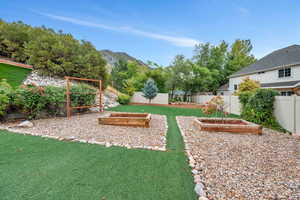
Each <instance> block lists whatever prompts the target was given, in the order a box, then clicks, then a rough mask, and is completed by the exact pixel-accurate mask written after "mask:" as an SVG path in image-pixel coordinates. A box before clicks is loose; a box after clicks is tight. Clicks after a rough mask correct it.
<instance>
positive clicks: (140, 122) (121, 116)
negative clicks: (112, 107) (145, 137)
mask: <svg viewBox="0 0 300 200" xmlns="http://www.w3.org/2000/svg"><path fill="white" fill-rule="evenodd" d="M98 120H99V124H106V125H115V126H133V127H145V128H149V127H150V120H151V114H149V113H111V114H109V116H106V117H100V118H99V119H98Z"/></svg>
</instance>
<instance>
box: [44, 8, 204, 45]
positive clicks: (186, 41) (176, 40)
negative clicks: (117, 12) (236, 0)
mask: <svg viewBox="0 0 300 200" xmlns="http://www.w3.org/2000/svg"><path fill="white" fill-rule="evenodd" d="M39 14H41V15H43V16H46V17H49V18H52V19H56V20H60V21H65V22H69V23H72V24H77V25H81V26H87V27H93V28H100V29H105V30H111V31H119V32H127V33H131V34H135V35H139V36H144V37H147V38H152V39H156V40H163V41H167V42H170V43H171V44H173V45H176V46H181V47H194V46H195V45H196V44H199V43H200V41H198V40H196V39H193V38H188V37H176V36H169V35H164V34H159V33H153V32H147V31H143V30H139V29H135V28H132V27H124V26H120V27H118V26H109V25H105V24H99V23H94V22H89V21H85V20H80V19H75V18H72V17H65V16H59V15H52V14H47V13H39Z"/></svg>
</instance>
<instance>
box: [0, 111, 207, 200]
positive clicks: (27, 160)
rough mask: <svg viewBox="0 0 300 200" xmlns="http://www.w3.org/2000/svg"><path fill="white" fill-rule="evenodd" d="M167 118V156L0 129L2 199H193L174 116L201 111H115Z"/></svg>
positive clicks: (158, 152)
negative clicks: (145, 113) (142, 113)
mask: <svg viewBox="0 0 300 200" xmlns="http://www.w3.org/2000/svg"><path fill="white" fill-rule="evenodd" d="M112 110H115V111H125V112H149V113H153V114H161V115H166V116H167V118H168V126H169V129H168V133H167V140H168V144H167V147H168V151H166V152H160V151H150V150H139V149H130V150H128V149H126V148H121V147H111V148H105V147H103V146H100V145H92V144H83V143H76V142H62V141H57V140H52V139H46V138H41V137H38V136H29V135H20V134H15V133H9V132H7V131H1V130H0V180H1V181H0V197H1V200H10V199H14V200H23V199H31V200H39V199H43V200H57V199H68V200H77V199H78V200H79V199H80V200H82V199H84V200H90V199H91V200H94V199H99V200H141V199H147V200H152V199H153V200H158V199H159V200H173V199H176V200H177V199H184V200H196V198H197V197H196V194H195V192H194V183H193V179H192V176H191V172H190V170H191V169H190V167H189V166H188V162H187V157H186V156H185V154H184V148H183V147H184V146H183V145H184V144H183V141H182V137H181V134H180V132H179V129H178V126H177V124H176V118H175V117H176V116H177V115H185V116H203V113H202V112H201V111H200V109H184V108H169V107H160V106H119V107H117V108H113V109H112Z"/></svg>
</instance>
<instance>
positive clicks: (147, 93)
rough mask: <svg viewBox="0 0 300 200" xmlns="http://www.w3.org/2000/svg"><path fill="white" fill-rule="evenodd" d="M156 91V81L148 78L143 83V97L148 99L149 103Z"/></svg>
mask: <svg viewBox="0 0 300 200" xmlns="http://www.w3.org/2000/svg"><path fill="white" fill-rule="evenodd" d="M157 92H158V88H157V86H156V83H155V82H154V80H153V79H148V80H147V82H146V83H145V85H144V88H143V94H144V95H143V97H145V98H146V99H148V100H149V103H151V100H152V99H154V97H156V95H157Z"/></svg>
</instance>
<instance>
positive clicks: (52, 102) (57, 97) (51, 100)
mask: <svg viewBox="0 0 300 200" xmlns="http://www.w3.org/2000/svg"><path fill="white" fill-rule="evenodd" d="M65 91H66V90H65V88H62V87H54V86H46V87H45V90H44V98H45V103H46V107H45V109H46V111H47V112H48V113H49V114H50V115H51V116H57V115H58V114H63V113H65V101H66V100H65V99H66V95H65Z"/></svg>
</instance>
